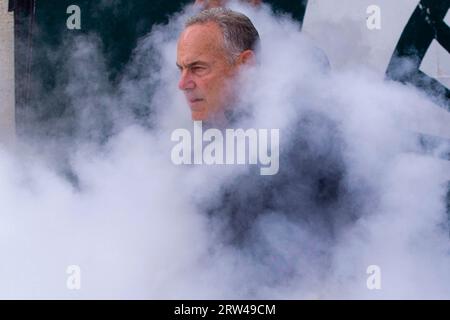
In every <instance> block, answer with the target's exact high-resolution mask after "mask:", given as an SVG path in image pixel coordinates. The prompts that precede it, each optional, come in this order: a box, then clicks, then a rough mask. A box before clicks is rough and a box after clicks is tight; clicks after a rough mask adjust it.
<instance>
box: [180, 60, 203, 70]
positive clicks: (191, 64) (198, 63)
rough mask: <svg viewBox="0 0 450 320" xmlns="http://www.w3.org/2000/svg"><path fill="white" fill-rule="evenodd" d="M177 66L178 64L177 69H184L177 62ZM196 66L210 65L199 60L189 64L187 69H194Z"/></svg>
mask: <svg viewBox="0 0 450 320" xmlns="http://www.w3.org/2000/svg"><path fill="white" fill-rule="evenodd" d="M176 64H177V67H178V68H180V69H182V68H183V67H182V66H181V65H179V64H178V62H177V63H176ZM196 65H202V66H207V65H208V64H207V63H206V62H203V61H200V60H197V61H194V62H191V63H189V64H187V65H186V67H187V68H192V67H195V66H196Z"/></svg>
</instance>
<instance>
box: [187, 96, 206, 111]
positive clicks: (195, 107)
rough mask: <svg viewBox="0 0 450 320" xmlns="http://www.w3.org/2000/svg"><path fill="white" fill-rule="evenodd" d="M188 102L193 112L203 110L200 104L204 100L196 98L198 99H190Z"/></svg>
mask: <svg viewBox="0 0 450 320" xmlns="http://www.w3.org/2000/svg"><path fill="white" fill-rule="evenodd" d="M188 101H189V106H190V107H191V109H192V110H193V111H199V109H203V108H201V107H200V106H198V103H199V102H201V101H203V99H199V98H196V99H189V100H188Z"/></svg>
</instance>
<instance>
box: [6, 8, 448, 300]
mask: <svg viewBox="0 0 450 320" xmlns="http://www.w3.org/2000/svg"><path fill="white" fill-rule="evenodd" d="M232 7H233V8H236V9H238V10H240V11H242V12H244V13H246V14H248V16H249V17H250V18H251V19H252V21H254V23H255V26H256V28H257V29H258V31H259V33H260V36H261V40H262V41H261V50H260V52H259V57H258V64H257V65H256V66H253V67H249V68H248V69H246V70H244V71H243V73H242V74H241V77H240V79H239V80H238V81H239V83H240V97H241V99H240V101H239V106H240V108H242V109H243V110H244V111H246V115H247V116H246V117H243V118H242V119H240V120H239V121H238V122H237V123H236V126H238V127H245V128H269V129H270V128H276V129H279V130H280V172H279V174H277V175H275V176H270V177H264V176H260V175H259V170H253V169H254V168H253V167H252V166H243V165H240V166H238V165H236V166H233V165H230V166H226V165H223V166H220V165H219V166H206V165H204V166H199V165H197V166H194V165H192V166H189V165H183V166H176V165H174V164H173V163H172V161H171V158H170V155H171V149H172V147H173V146H174V142H173V141H171V139H170V137H171V133H172V131H173V130H175V129H177V128H187V129H189V130H192V128H193V125H192V121H191V119H190V112H189V109H188V107H187V105H186V103H185V101H184V98H183V96H182V93H181V92H179V90H178V88H177V82H178V71H177V68H176V67H175V61H176V40H177V37H178V35H179V32H180V31H181V30H182V28H183V22H184V21H185V20H186V18H187V17H188V16H190V15H191V14H193V13H194V12H195V10H196V9H195V8H193V7H188V8H186V9H185V11H183V12H181V13H179V14H176V15H174V16H173V17H172V18H171V20H170V22H169V24H168V25H159V26H155V27H154V28H153V30H152V31H151V32H150V33H149V34H148V35H147V36H146V37H145V38H143V39H141V40H140V42H139V44H138V46H137V47H136V49H135V51H134V54H133V59H132V61H131V62H130V64H129V65H128V66H127V68H126V70H125V72H124V74H123V75H122V76H121V80H120V83H119V84H118V85H117V86H116V87H113V85H112V84H110V83H109V81H108V77H107V70H106V67H105V64H104V62H103V58H102V56H101V50H100V49H99V46H100V41H99V40H98V39H97V38H95V37H94V36H89V37H88V36H86V37H80V38H77V39H76V42H75V43H68V44H67V64H65V66H64V67H63V68H62V69H61V70H62V71H61V72H62V74H61V75H59V76H60V77H63V78H64V79H65V81H64V88H63V90H64V92H65V93H66V94H68V95H69V97H70V103H71V105H72V106H73V107H74V108H73V109H74V110H75V114H73V115H71V116H72V118H71V120H75V121H76V122H75V127H74V128H75V129H74V130H73V138H72V139H52V138H51V137H48V138H46V139H44V138H40V140H39V141H36V139H26V140H25V141H32V143H31V144H30V143H28V142H22V143H20V144H18V145H17V147H16V149H15V150H10V149H4V150H2V152H1V153H0V177H1V178H0V190H1V192H0V198H1V203H2V210H1V214H0V252H1V256H2V262H1V264H0V296H1V297H3V298H193V299H196V298H274V299H279V298H285V299H298V298H311V299H316V298H449V297H450V287H449V285H448V283H449V280H450V276H449V275H448V274H449V273H448V270H449V269H450V260H449V249H450V248H449V241H448V240H449V239H448V237H449V230H448V226H447V215H446V207H445V193H446V183H447V179H448V176H449V175H448V172H446V171H445V168H444V166H443V164H442V163H441V162H439V161H437V160H436V158H433V157H431V156H424V155H418V154H417V153H414V152H412V151H415V150H418V144H417V142H416V136H415V132H416V130H417V127H416V124H415V123H414V122H412V119H414V117H412V115H411V112H412V110H415V109H413V108H411V105H415V106H417V108H419V109H420V108H422V109H423V110H427V108H429V107H434V105H433V102H431V101H430V100H428V98H427V96H426V95H425V94H424V93H422V92H419V91H417V90H416V89H414V88H411V87H407V86H404V85H401V84H398V83H391V82H387V81H385V80H383V78H382V76H381V75H378V74H373V73H371V72H370V71H369V70H366V69H365V68H364V66H360V67H355V68H353V69H352V70H346V71H345V72H339V73H338V72H334V71H333V70H329V69H328V67H327V65H326V63H324V60H323V58H321V54H320V53H319V51H318V49H317V48H316V47H315V46H314V44H313V43H311V41H310V40H308V39H307V38H305V37H304V36H303V35H302V33H300V32H299V29H300V28H299V25H298V24H297V23H295V22H294V21H292V20H290V18H289V17H287V16H274V15H273V14H272V13H271V11H270V8H269V7H266V6H263V7H262V8H260V9H253V8H249V7H241V6H240V5H238V4H235V3H233V4H232ZM355 45H358V44H355ZM69 120H70V119H69ZM62 121H65V120H64V119H63V120H62ZM422 121H423V122H433V121H435V119H433V118H432V117H431V116H430V117H428V115H427V112H426V111H424V113H423V117H422ZM442 148H443V149H442V150H441V151H440V152H443V150H448V149H445V146H443V147H442ZM318 181H319V182H318ZM323 181H324V182H323ZM322 182H323V183H324V184H325V187H323V188H322V185H321V184H322ZM328 184H330V185H331V189H327V187H326V186H327V185H328ZM318 187H320V188H322V189H321V190H325V191H324V192H323V194H318V195H317V194H316V191H317V190H318V189H317V188H318ZM320 188H319V189H320ZM70 265H77V266H79V267H80V269H81V289H80V290H69V289H67V287H66V282H67V279H68V277H69V274H67V273H66V269H67V267H68V266H70ZM371 265H375V266H378V267H379V268H380V270H381V289H380V290H369V289H368V288H367V285H366V282H367V279H368V277H369V276H370V275H369V274H367V272H366V271H367V268H368V267H369V266H371Z"/></svg>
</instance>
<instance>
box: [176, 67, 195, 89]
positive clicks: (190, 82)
mask: <svg viewBox="0 0 450 320" xmlns="http://www.w3.org/2000/svg"><path fill="white" fill-rule="evenodd" d="M178 88H180V89H181V90H189V89H194V88H195V82H194V79H192V76H191V75H190V73H189V72H187V71H183V72H182V73H181V76H180V81H179V82H178Z"/></svg>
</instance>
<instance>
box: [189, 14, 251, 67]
mask: <svg viewBox="0 0 450 320" xmlns="http://www.w3.org/2000/svg"><path fill="white" fill-rule="evenodd" d="M207 22H215V23H216V24H217V25H218V26H219V28H220V29H221V31H222V34H223V40H224V49H225V50H226V51H227V52H228V53H229V55H230V62H231V63H234V62H235V60H236V58H237V57H238V56H239V55H240V54H241V53H242V52H243V51H245V50H256V49H257V46H258V44H259V34H258V31H257V30H256V28H255V26H254V25H253V23H252V21H251V20H250V19H249V18H248V17H247V16H246V15H244V14H242V13H239V12H236V11H233V10H230V9H226V8H221V7H218V8H212V9H207V10H203V11H201V12H200V13H198V14H196V15H195V16H193V17H191V18H189V19H188V21H187V22H186V24H185V27H186V28H187V27H189V26H192V25H194V24H204V23H207Z"/></svg>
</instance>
